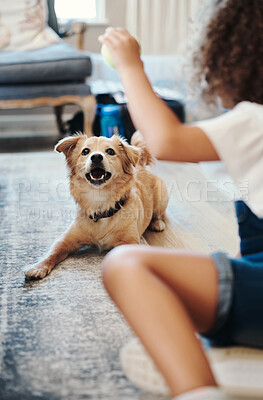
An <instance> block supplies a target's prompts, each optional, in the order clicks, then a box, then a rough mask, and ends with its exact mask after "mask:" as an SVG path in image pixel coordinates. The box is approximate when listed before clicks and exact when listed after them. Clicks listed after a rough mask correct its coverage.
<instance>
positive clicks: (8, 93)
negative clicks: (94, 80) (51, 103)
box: [0, 82, 91, 101]
mask: <svg viewBox="0 0 263 400" xmlns="http://www.w3.org/2000/svg"><path fill="white" fill-rule="evenodd" d="M89 94H91V90H90V86H89V85H86V84H85V83H79V82H72V83H67V82H65V83H63V84H59V85H58V84H56V83H42V84H39V85H34V84H29V85H1V86H0V101H1V100H25V99H34V98H38V97H52V98H54V97H60V96H66V95H76V96H88V95H89Z"/></svg>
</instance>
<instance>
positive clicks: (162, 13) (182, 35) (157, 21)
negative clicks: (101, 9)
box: [126, 0, 203, 55]
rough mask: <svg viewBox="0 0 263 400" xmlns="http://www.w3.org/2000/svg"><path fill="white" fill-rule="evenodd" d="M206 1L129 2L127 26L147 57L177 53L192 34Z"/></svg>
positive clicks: (158, 0)
mask: <svg viewBox="0 0 263 400" xmlns="http://www.w3.org/2000/svg"><path fill="white" fill-rule="evenodd" d="M202 2H203V0H126V3H127V7H126V27H127V29H128V30H129V31H130V32H131V33H132V34H133V35H135V36H136V37H138V38H139V40H140V42H141V46H142V53H143V54H167V55H169V54H176V53H178V52H179V50H180V46H181V45H182V44H183V43H184V42H185V39H186V38H187V37H188V35H189V33H190V29H191V27H190V20H191V18H192V17H193V15H194V14H195V12H196V10H197V8H198V7H199V6H200V5H201V4H202Z"/></svg>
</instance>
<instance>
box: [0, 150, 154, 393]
mask: <svg viewBox="0 0 263 400" xmlns="http://www.w3.org/2000/svg"><path fill="white" fill-rule="evenodd" d="M0 167H1V178H0V185H1V192H0V220H1V232H0V261H1V263H0V399H1V400H81V399H94V400H95V399H103V400H106V399H109V400H125V399H126V400H132V399H133V400H135V399H141V400H142V399H145V400H146V399H150V398H151V399H153V397H152V396H150V397H148V396H147V395H146V394H144V393H142V392H140V391H139V390H137V389H136V388H135V387H134V386H133V385H132V384H130V383H129V382H128V381H127V379H126V378H125V376H124V374H123V372H122V370H121V367H120V363H119V356H118V353H119V349H120V347H121V345H122V344H124V343H125V342H126V341H127V340H129V338H131V336H132V332H131V330H130V329H129V327H128V326H127V324H126V323H125V321H124V320H123V318H122V317H121V316H120V314H119V313H118V311H117V309H116V308H115V306H114V305H113V304H112V302H111V301H110V299H109V297H108V295H107V293H106V291H105V289H104V287H103V285H102V282H101V268H100V265H101V260H102V258H103V254H102V255H100V254H98V252H97V250H96V249H94V248H89V247H87V248H85V249H84V250H81V251H79V252H77V253H75V254H73V255H72V256H71V257H69V258H68V259H66V260H65V261H64V262H62V263H60V264H59V265H58V266H57V267H56V268H55V269H54V270H53V272H52V273H51V275H49V276H48V277H47V278H45V279H44V280H42V281H34V282H26V281H25V279H24V272H23V268H24V267H25V266H27V265H29V264H32V263H34V262H36V261H37V260H38V258H39V257H40V256H41V255H43V253H44V252H45V251H47V250H48V249H49V247H50V245H51V244H52V242H53V241H54V240H55V239H56V238H57V237H58V235H59V234H60V233H62V232H63V231H64V230H65V229H66V228H67V226H68V225H69V223H70V222H71V221H72V219H73V218H74V213H75V206H74V202H73V200H72V199H71V197H70V195H69V190H68V184H67V176H66V174H67V172H66V168H65V164H64V159H63V157H61V156H60V155H58V154H54V153H52V152H35V153H13V154H1V155H0Z"/></svg>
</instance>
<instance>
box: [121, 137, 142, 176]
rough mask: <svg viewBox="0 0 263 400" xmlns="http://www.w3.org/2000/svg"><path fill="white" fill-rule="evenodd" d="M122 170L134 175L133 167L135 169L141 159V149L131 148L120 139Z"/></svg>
mask: <svg viewBox="0 0 263 400" xmlns="http://www.w3.org/2000/svg"><path fill="white" fill-rule="evenodd" d="M119 149H120V156H121V161H122V168H123V171H124V172H125V173H126V174H131V173H132V166H134V167H135V165H136V164H137V162H138V161H139V158H140V149H139V148H138V147H136V146H131V145H129V144H128V143H126V142H125V141H124V140H122V139H120V144H119Z"/></svg>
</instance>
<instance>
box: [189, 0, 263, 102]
mask: <svg viewBox="0 0 263 400" xmlns="http://www.w3.org/2000/svg"><path fill="white" fill-rule="evenodd" d="M211 3H213V4H212V5H211ZM210 5H211V7H212V9H211V8H210V11H212V12H213V14H212V16H211V17H210V18H209V21H208V23H206V24H205V28H204V29H203V31H202V34H201V36H200V38H199V40H201V42H200V41H199V44H198V47H197V49H196V50H195V51H194V52H193V53H192V67H193V75H192V78H191V83H192V86H194V87H198V88H199V91H200V92H201V93H200V95H201V98H203V99H204V100H205V102H206V103H207V104H209V103H210V104H215V103H216V99H217V95H218V93H219V90H220V91H221V93H222V92H223V93H226V94H227V95H228V96H230V98H231V101H232V102H233V104H234V105H235V104H237V103H239V102H240V101H245V100H246V101H251V102H256V103H259V104H262V103H263V0H214V2H211V0H210Z"/></svg>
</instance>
